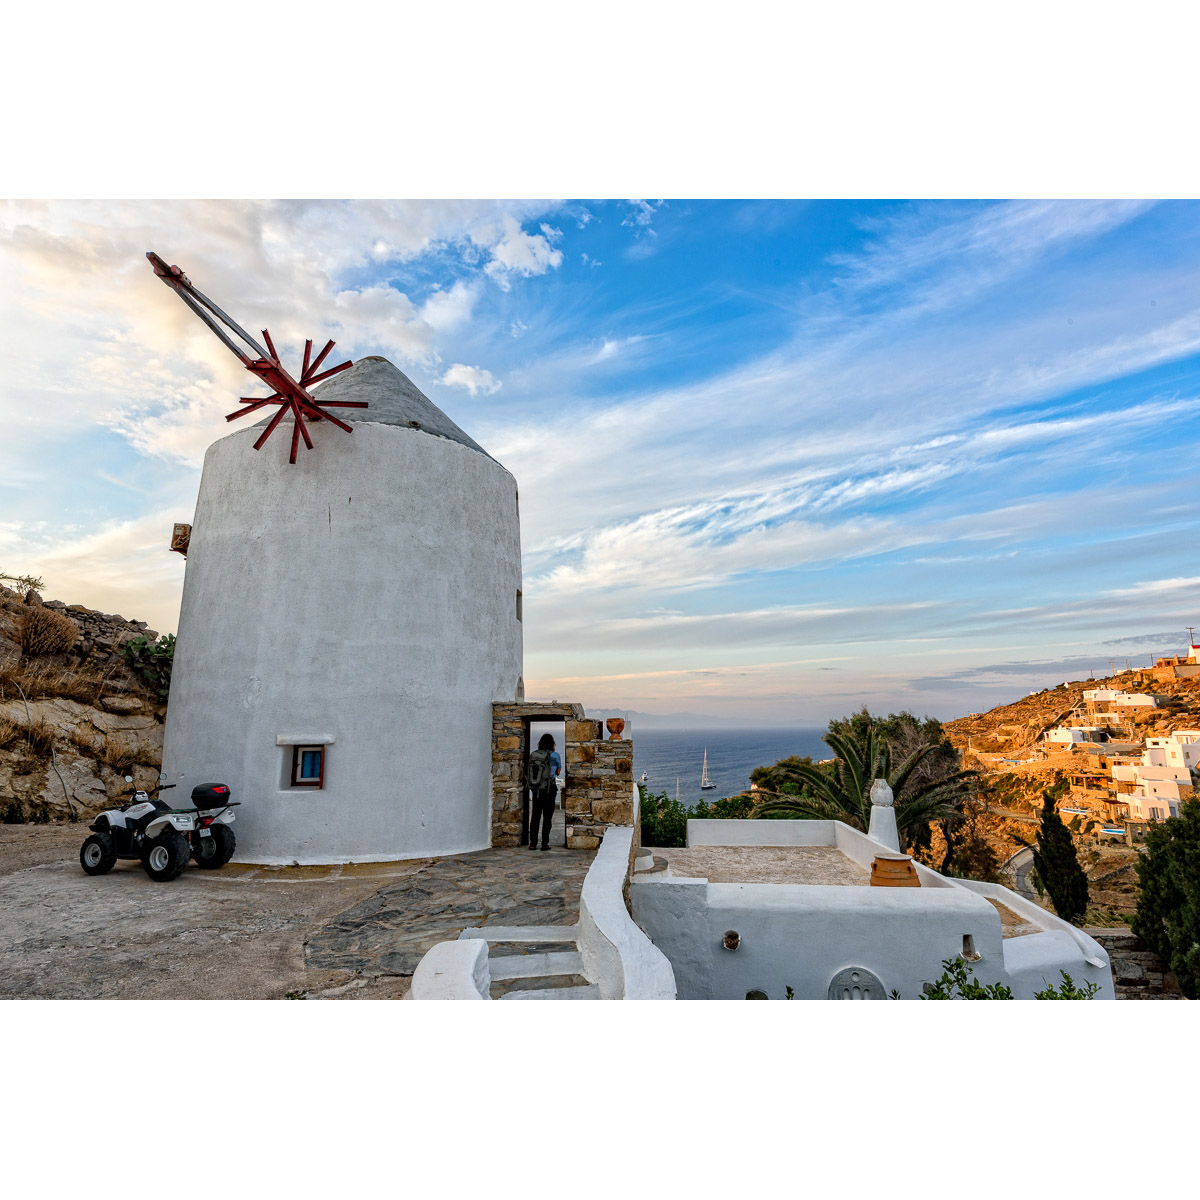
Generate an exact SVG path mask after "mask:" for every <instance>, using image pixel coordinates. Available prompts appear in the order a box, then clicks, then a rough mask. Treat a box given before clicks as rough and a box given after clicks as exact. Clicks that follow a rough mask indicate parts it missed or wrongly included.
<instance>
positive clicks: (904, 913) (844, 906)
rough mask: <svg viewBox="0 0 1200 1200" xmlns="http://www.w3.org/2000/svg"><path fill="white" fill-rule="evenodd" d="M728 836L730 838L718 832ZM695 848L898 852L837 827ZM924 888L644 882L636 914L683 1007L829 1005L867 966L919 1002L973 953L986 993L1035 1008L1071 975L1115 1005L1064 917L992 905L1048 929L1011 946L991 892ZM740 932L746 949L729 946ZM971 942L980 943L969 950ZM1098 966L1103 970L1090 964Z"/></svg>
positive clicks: (703, 834) (1013, 902)
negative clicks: (1008, 992) (687, 1002)
mask: <svg viewBox="0 0 1200 1200" xmlns="http://www.w3.org/2000/svg"><path fill="white" fill-rule="evenodd" d="M718 827H723V828H718ZM688 844H689V845H693V846H694V845H727V846H750V845H763V846H786V845H817V846H822V845H824V846H828V845H836V846H838V848H839V849H841V850H842V852H843V853H844V854H846V855H847V857H849V858H850V859H852V860H853V861H855V862H857V863H858V864H859V865H861V866H865V867H868V868H869V866H870V863H871V860H872V859H873V858H874V855H875V854H876V853H882V852H887V847H884V846H881V845H879V844H878V843H874V842H872V841H871V839H869V838H867V837H866V836H865V835H864V834H862V833H860V832H859V831H857V830H855V829H851V828H850V827H849V826H846V825H843V824H841V823H840V822H834V821H689V822H688ZM917 872H918V875H919V877H920V879H921V887H919V888H873V887H865V886H862V887H840V886H817V885H800V884H796V885H777V884H745V883H709V882H708V881H707V880H704V879H684V878H677V877H671V876H667V877H665V878H664V877H662V876H649V877H647V878H641V877H639V876H637V875H635V876H634V879H633V882H632V884H631V887H630V903H631V905H632V908H633V915H634V918H635V919H636V921H637V923H638V924H639V925H640V926H641V927H642V928H643V929H644V930H645V931H646V933H647V934H648V935H649V936H650V938H651V940H652V941H653V942H654V944H655V945H656V946H657V947H658V948H659V949H660V950H662V951H663V952H664V953H665V954H666V956H667V957H668V958H669V959H670V960H671V965H672V967H673V968H674V972H675V979H676V983H677V987H678V994H679V998H680V999H730V1000H732V999H737V1000H740V999H744V998H745V995H746V993H747V992H748V991H750V990H751V989H756V988H757V989H761V990H762V991H765V992H766V993H767V995H768V997H770V998H771V999H783V997H784V995H785V992H786V989H787V987H789V986H790V987H791V988H793V990H794V991H795V994H796V997H797V998H798V999H821V1000H823V999H826V997H827V993H828V988H829V984H830V981H831V980H832V978H833V977H834V975H835V974H836V973H837V972H838V971H840V970H841V969H842V968H844V967H851V966H857V967H865V968H867V969H868V970H870V971H872V972H873V973H874V974H875V975H877V976H878V977H879V979H880V980H881V982H882V983H883V985H884V988H885V990H886V991H888V992H890V991H891V990H892V989H895V990H896V991H898V992H899V993H900V996H901V998H902V999H908V1000H915V999H916V998H917V997H918V996H919V995H920V994H921V991H922V988H923V985H924V984H925V983H926V982H932V981H933V980H935V979H937V978H938V977H939V976H940V975H941V973H942V965H941V964H942V962H943V960H945V959H948V958H957V957H958V956H959V955H960V954H962V953H963V951H964V948H965V947H966V948H969V949H970V951H971V952H972V953H973V954H977V955H979V958H978V960H977V961H973V962H971V964H970V966H971V969H972V971H973V972H974V974H975V976H976V978H977V979H978V980H979V981H980V982H981V983H1005V984H1008V985H1009V986H1011V987H1012V988H1013V990H1014V992H1015V993H1016V994H1017V996H1018V998H1031V997H1032V995H1033V993H1034V992H1035V991H1038V990H1040V989H1041V988H1043V987H1044V986H1045V985H1046V983H1057V982H1058V980H1059V976H1058V972H1059V970H1060V969H1065V970H1067V971H1068V972H1069V973H1070V974H1071V975H1072V977H1073V978H1074V979H1075V981H1076V982H1077V983H1078V982H1082V981H1083V980H1085V979H1095V981H1096V982H1097V983H1099V984H1100V985H1101V988H1102V991H1101V995H1102V996H1103V997H1105V998H1113V997H1114V995H1115V993H1114V991H1113V985H1112V973H1111V970H1110V968H1109V965H1108V955H1107V954H1106V953H1105V952H1104V950H1103V948H1102V947H1100V946H1099V945H1098V944H1097V943H1095V942H1093V941H1092V939H1090V938H1088V937H1087V936H1086V935H1085V934H1082V933H1080V932H1079V931H1078V930H1073V931H1071V930H1070V929H1069V927H1068V926H1066V925H1065V923H1064V922H1062V921H1060V920H1059V919H1058V918H1057V917H1054V916H1053V914H1049V913H1046V912H1045V911H1044V910H1041V909H1038V913H1040V914H1041V915H1040V917H1038V916H1037V915H1036V914H1033V913H1030V912H1028V911H1027V910H1028V909H1029V908H1030V907H1032V908H1037V906H1036V905H1034V906H1029V905H1028V904H1027V903H1026V902H1023V901H1022V900H1021V898H1020V897H1018V896H1016V895H1014V894H1013V893H1011V892H1009V891H1008V889H1006V888H1000V887H997V886H996V885H989V889H994V891H992V890H988V895H994V896H995V898H996V899H999V900H1001V901H1002V902H1003V903H1005V904H1007V905H1009V906H1010V907H1012V908H1014V910H1016V911H1018V912H1020V913H1021V915H1023V916H1026V918H1027V919H1029V920H1033V921H1035V922H1036V923H1038V924H1040V925H1041V926H1042V928H1043V929H1044V930H1045V932H1043V933H1039V934H1031V935H1028V936H1026V937H1022V938H1010V939H1007V940H1004V939H1002V937H1001V927H1000V917H999V914H998V913H997V912H996V910H995V908H994V907H993V906H992V905H991V904H990V903H988V902H987V899H986V898H985V896H984V895H982V894H979V890H980V889H974V890H973V889H972V888H968V887H960V886H958V885H957V882H956V881H952V880H948V879H945V878H943V877H942V876H940V875H938V874H937V872H935V871H930V870H929V869H928V868H926V867H921V866H920V865H918V866H917ZM729 930H732V931H736V932H737V933H738V934H739V937H740V944H739V946H738V948H737V949H736V950H727V949H725V947H724V945H723V937H724V934H725V933H726V931H729ZM967 937H969V938H970V942H969V943H968V942H965V940H964V939H965V938H967ZM1089 959H1091V960H1093V961H1089Z"/></svg>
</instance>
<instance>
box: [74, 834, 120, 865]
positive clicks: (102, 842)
mask: <svg viewBox="0 0 1200 1200" xmlns="http://www.w3.org/2000/svg"><path fill="white" fill-rule="evenodd" d="M116 861H117V848H116V846H114V845H113V840H112V837H111V835H109V834H107V833H93V834H92V836H91V837H90V838H88V840H87V841H86V842H84V843H83V846H82V847H81V848H80V851H79V865H80V866H81V867H82V868H83V869H84V870H85V871H86V872H87V873H88V874H89V875H107V874H108V872H109V871H111V870H112V869H113V863H115V862H116Z"/></svg>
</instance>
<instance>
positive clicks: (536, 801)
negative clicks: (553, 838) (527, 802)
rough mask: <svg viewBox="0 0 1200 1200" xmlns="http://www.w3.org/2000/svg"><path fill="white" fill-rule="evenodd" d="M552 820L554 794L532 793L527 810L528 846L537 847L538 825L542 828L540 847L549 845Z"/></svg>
mask: <svg viewBox="0 0 1200 1200" xmlns="http://www.w3.org/2000/svg"><path fill="white" fill-rule="evenodd" d="M553 818H554V792H553V791H548V792H534V793H533V804H532V805H531V806H530V809H529V844H530V845H531V846H536V845H537V839H538V825H539V824H540V825H541V826H542V845H543V846H548V845H550V822H551V821H552V820H553Z"/></svg>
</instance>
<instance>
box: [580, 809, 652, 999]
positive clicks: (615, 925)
mask: <svg viewBox="0 0 1200 1200" xmlns="http://www.w3.org/2000/svg"><path fill="white" fill-rule="evenodd" d="M632 850H633V828H632V827H631V826H628V825H610V826H608V828H607V829H606V830H605V831H604V841H602V842H601V843H600V848H599V849H598V850H597V851H596V857H595V859H594V860H593V861H592V865H591V867H590V868H589V870H588V873H587V876H586V878H585V879H584V881H583V893H582V895H581V896H580V899H579V953H580V956H581V957H582V959H583V971H584V974H585V975H586V976H587V977H588V979H590V980H591V981H592V982H593V983H594V984H596V986H597V987H598V988H599V989H600V996H601V999H604V1000H674V999H675V974H674V972H673V971H672V969H671V963H670V961H669V960H668V958H667V956H666V955H665V954H663V952H662V951H661V950H659V949H658V948H657V947H656V946H655V945H654V944H653V943H652V942H651V941H650V939H649V938H648V937H647V936H646V935H645V933H643V932H642V930H641V929H639V928H638V927H637V925H635V924H634V922H633V919H632V918H631V917H630V915H629V910H628V909H627V908H626V907H625V895H624V892H625V883H626V881H627V880H628V878H629V868H630V857H631V854H632Z"/></svg>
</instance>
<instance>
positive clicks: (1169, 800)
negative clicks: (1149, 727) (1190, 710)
mask: <svg viewBox="0 0 1200 1200" xmlns="http://www.w3.org/2000/svg"><path fill="white" fill-rule="evenodd" d="M1197 769H1200V732H1198V731H1196V730H1192V729H1179V730H1176V731H1175V732H1174V733H1172V734H1170V735H1169V736H1167V737H1152V738H1147V739H1146V748H1145V750H1143V751H1142V757H1141V761H1140V762H1137V763H1131V764H1121V763H1114V764H1113V766H1112V779H1113V782H1114V783H1115V784H1117V790H1118V793H1119V795H1118V799H1119V800H1120V801H1121V802H1122V803H1127V804H1128V805H1129V815H1130V816H1131V817H1132V818H1134V819H1135V820H1139V821H1163V820H1166V819H1167V818H1168V817H1177V816H1178V815H1179V806H1180V805H1181V804H1182V803H1183V801H1184V800H1185V799H1187V798H1188V797H1190V796H1191V795H1192V794H1193V786H1194V785H1193V774H1192V773H1193V771H1194V770H1197ZM1122 784H1124V785H1125V787H1122V786H1121V785H1122ZM1131 784H1132V790H1127V789H1128V788H1129V785H1131Z"/></svg>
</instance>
